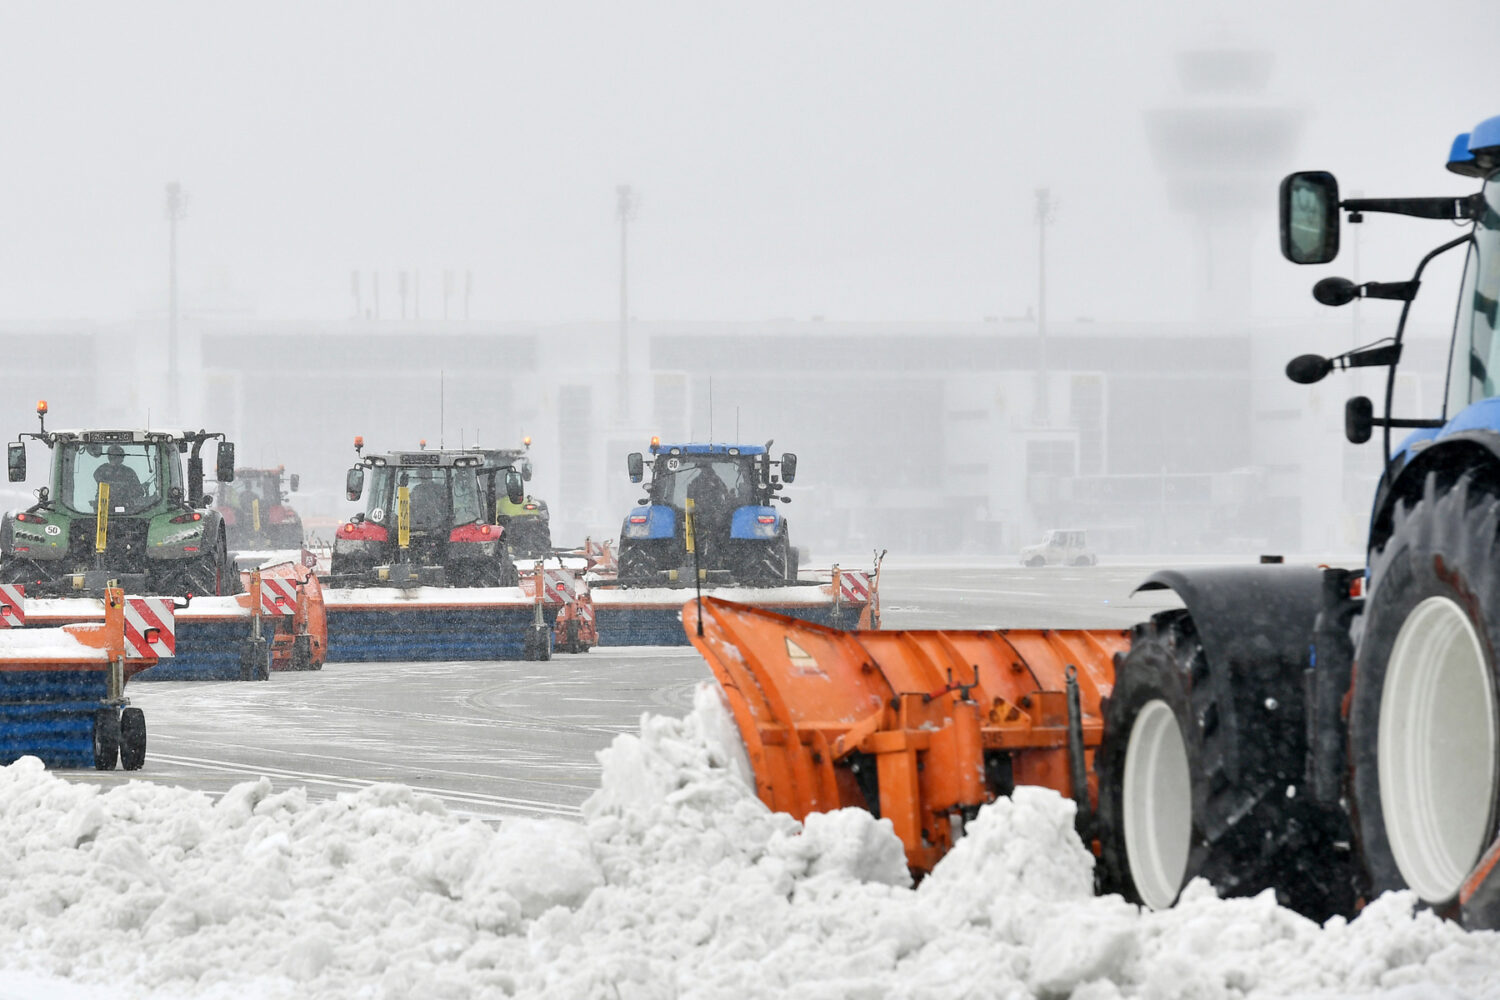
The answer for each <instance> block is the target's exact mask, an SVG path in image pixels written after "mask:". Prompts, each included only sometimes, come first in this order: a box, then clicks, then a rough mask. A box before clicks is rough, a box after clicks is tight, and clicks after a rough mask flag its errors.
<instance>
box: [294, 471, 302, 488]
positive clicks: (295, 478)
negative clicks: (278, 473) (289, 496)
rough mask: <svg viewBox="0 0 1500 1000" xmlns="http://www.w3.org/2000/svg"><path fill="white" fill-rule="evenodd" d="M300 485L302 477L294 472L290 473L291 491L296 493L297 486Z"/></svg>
mask: <svg viewBox="0 0 1500 1000" xmlns="http://www.w3.org/2000/svg"><path fill="white" fill-rule="evenodd" d="M301 485H302V477H301V476H299V475H297V474H296V473H295V472H294V473H292V477H291V487H292V492H293V493H296V492H297V487H299V486H301Z"/></svg>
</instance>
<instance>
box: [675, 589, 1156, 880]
mask: <svg viewBox="0 0 1500 1000" xmlns="http://www.w3.org/2000/svg"><path fill="white" fill-rule="evenodd" d="M702 609H703V622H702V624H703V634H702V635H701V636H700V635H699V634H698V603H697V602H696V601H690V602H688V603H687V604H686V605H684V607H683V613H682V618H683V624H684V627H685V630H686V632H687V635H688V638H689V639H690V640H691V641H692V643H693V645H694V646H696V647H697V648H698V651H699V652H700V653H702V654H703V657H704V659H705V660H707V662H708V665H709V667H710V668H711V669H712V670H713V673H714V676H715V677H716V678H717V679H718V681H719V683H720V685H721V686H722V687H723V689H724V693H725V695H726V697H727V699H728V701H729V707H730V710H731V712H732V713H733V715H734V720H735V724H736V726H737V727H738V729H739V732H740V736H741V738H742V739H743V741H744V744H745V749H746V751H747V753H748V755H749V758H750V765H751V768H752V769H753V770H754V772H755V786H756V788H755V790H756V793H757V794H758V795H759V796H760V798H761V800H762V801H763V802H765V803H766V805H768V806H770V807H771V808H772V809H775V810H777V811H780V812H787V813H790V814H791V815H793V816H795V817H797V818H798V819H802V818H803V817H805V816H806V815H807V814H808V813H812V812H826V811H828V810H832V809H839V808H843V807H845V806H859V807H861V808H865V809H868V810H869V811H870V812H872V813H874V814H875V815H876V816H879V817H882V818H885V819H889V820H890V821H891V824H892V825H893V827H894V828H895V831H896V834H897V836H899V837H900V838H901V841H902V843H903V844H904V845H905V847H906V858H907V863H908V864H909V865H910V867H911V868H912V870H913V871H914V872H918V873H922V872H926V871H930V870H931V869H932V866H933V865H935V864H936V863H937V861H938V859H939V858H941V857H942V855H943V854H944V853H945V852H946V851H947V850H948V848H949V847H951V846H952V844H953V841H954V839H955V838H956V837H957V836H958V835H959V834H960V833H961V831H962V823H963V821H964V820H965V819H966V818H970V817H972V816H973V815H974V814H975V813H976V812H977V811H978V809H979V807H980V806H982V805H984V804H985V803H987V802H990V801H993V800H994V799H995V798H996V797H997V796H1000V795H1006V794H1008V793H1009V792H1010V791H1011V790H1012V789H1013V788H1014V787H1015V786H1016V785H1018V784H1027V785H1046V786H1047V787H1049V788H1054V789H1056V790H1057V791H1058V792H1060V793H1062V794H1063V795H1069V796H1072V797H1073V798H1074V799H1075V801H1077V802H1078V803H1079V807H1080V819H1081V820H1083V822H1082V823H1081V824H1080V825H1081V826H1086V817H1087V816H1088V814H1089V812H1090V810H1091V802H1092V801H1093V792H1092V791H1091V790H1090V789H1088V788H1086V787H1081V786H1084V785H1087V784H1089V783H1090V781H1091V779H1090V778H1088V777H1087V776H1088V775H1091V774H1092V771H1093V751H1094V748H1095V747H1097V746H1098V744H1099V739H1100V735H1101V731H1102V722H1101V716H1100V704H1099V702H1100V699H1101V698H1102V697H1105V696H1107V695H1108V694H1109V692H1110V689H1111V685H1112V682H1113V678H1114V656H1115V654H1116V653H1121V652H1124V651H1125V650H1126V649H1127V648H1128V646H1129V636H1128V633H1126V632H1123V631H1116V630H1081V629H1075V630H1062V631H1060V630H1051V629H1007V630H972V631H970V630H965V631H939V630H922V631H900V630H886V631H879V632H844V631H840V630H838V629H831V628H825V627H823V626H820V625H813V624H810V623H808V622H803V621H799V620H797V619H794V618H788V617H786V616H784V615H779V614H775V613H773V612H769V611H762V610H758V609H755V608H751V607H746V606H744V605H740V604H735V603H732V602H729V601H723V600H717V599H714V598H705V599H704V600H703V602H702ZM1070 705H1071V707H1070Z"/></svg>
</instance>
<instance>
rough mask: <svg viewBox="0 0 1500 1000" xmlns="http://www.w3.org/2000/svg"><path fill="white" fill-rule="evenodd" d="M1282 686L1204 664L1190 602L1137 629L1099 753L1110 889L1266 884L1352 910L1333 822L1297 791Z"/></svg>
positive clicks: (1150, 900)
mask: <svg viewBox="0 0 1500 1000" xmlns="http://www.w3.org/2000/svg"><path fill="white" fill-rule="evenodd" d="M1277 684H1278V681H1277V680H1276V678H1275V677H1274V676H1269V675H1259V676H1257V675H1248V676H1238V675H1237V676H1234V677H1230V676H1229V671H1228V670H1226V669H1225V668H1224V666H1223V665H1216V664H1213V663H1210V662H1209V659H1208V656H1207V653H1206V652H1205V650H1204V648H1203V643H1202V641H1201V639H1200V638H1199V636H1198V631H1197V627H1196V626H1195V624H1194V622H1193V619H1192V616H1191V615H1190V614H1189V613H1188V612H1187V611H1186V610H1174V611H1164V612H1161V613H1159V614H1157V615H1155V616H1154V617H1153V618H1152V620H1151V621H1150V622H1149V623H1148V624H1145V625H1140V626H1137V627H1136V630H1135V633H1134V635H1133V636H1132V639H1131V645H1130V652H1129V653H1128V654H1126V655H1125V656H1123V657H1121V658H1120V659H1119V662H1118V664H1117V667H1116V671H1115V686H1114V691H1113V692H1112V693H1111V694H1110V697H1109V700H1108V702H1107V703H1106V704H1105V707H1104V735H1103V739H1102V742H1101V743H1100V746H1099V750H1098V752H1097V754H1096V755H1095V770H1096V772H1097V774H1098V779H1099V840H1100V847H1101V857H1100V878H1101V882H1102V887H1103V889H1104V890H1105V891H1107V892H1118V893H1120V894H1121V895H1123V896H1125V897H1126V898H1127V899H1130V900H1132V901H1134V902H1138V903H1143V904H1145V905H1147V906H1150V907H1152V908H1154V909H1160V908H1163V907H1167V906H1170V905H1172V903H1173V902H1175V901H1176V899H1177V896H1178V894H1179V893H1180V892H1181V891H1182V887H1183V886H1184V885H1186V884H1187V883H1188V881H1189V880H1191V879H1194V878H1204V879H1207V880H1208V881H1209V882H1211V883H1212V884H1213V885H1214V887H1215V888H1216V889H1218V891H1219V892H1220V893H1221V894H1222V895H1225V896H1247V895H1255V894H1256V893H1259V892H1261V891H1262V890H1264V889H1268V888H1270V889H1274V890H1276V894H1277V898H1278V899H1279V900H1280V901H1281V902H1282V904H1283V905H1285V906H1288V907H1290V908H1292V909H1294V910H1297V911H1298V912H1300V913H1302V914H1304V915H1306V916H1308V917H1311V918H1313V919H1315V920H1320V921H1321V920H1324V919H1326V918H1328V917H1329V916H1332V915H1333V914H1335V913H1347V912H1348V911H1349V909H1350V908H1351V907H1352V903H1353V898H1352V885H1351V880H1350V879H1349V877H1348V858H1347V854H1346V853H1345V850H1344V848H1343V847H1342V846H1341V840H1342V839H1344V835H1343V828H1342V826H1341V821H1340V819H1339V817H1338V816H1337V815H1336V814H1335V812H1334V811H1333V810H1330V809H1327V808H1324V807H1319V806H1317V805H1315V804H1313V803H1311V802H1310V801H1308V800H1307V798H1306V796H1302V797H1300V798H1299V797H1298V796H1297V795H1296V792H1295V783H1296V782H1297V781H1298V780H1300V778H1301V773H1302V766H1303V761H1302V755H1301V754H1302V751H1301V748H1300V747H1299V746H1297V745H1295V740H1290V739H1286V738H1285V734H1284V733H1282V732H1278V731H1277V729H1276V728H1275V727H1276V725H1277V724H1278V722H1279V721H1280V720H1277V716H1278V715H1279V714H1281V713H1280V711H1279V710H1280V705H1279V702H1278V697H1277V696H1278V692H1277V690H1276V686H1277Z"/></svg>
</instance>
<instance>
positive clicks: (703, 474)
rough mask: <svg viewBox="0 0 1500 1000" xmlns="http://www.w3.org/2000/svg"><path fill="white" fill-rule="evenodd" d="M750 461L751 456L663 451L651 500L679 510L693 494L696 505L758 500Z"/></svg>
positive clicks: (738, 504)
mask: <svg viewBox="0 0 1500 1000" xmlns="http://www.w3.org/2000/svg"><path fill="white" fill-rule="evenodd" d="M750 463H751V458H750V457H749V456H745V457H742V458H719V457H714V458H709V457H708V456H706V455H705V456H702V457H699V456H696V455H663V456H661V457H659V458H657V460H656V468H655V473H654V475H653V476H652V477H651V502H652V503H658V504H665V505H667V506H669V507H676V508H677V509H679V510H682V509H684V507H685V506H686V501H687V500H688V499H689V498H691V499H692V500H693V502H694V504H695V505H698V504H709V505H714V506H723V507H726V508H729V509H732V508H735V507H743V506H744V505H745V504H748V503H753V502H754V495H755V489H754V482H755V481H754V471H753V469H752V468H751V464H750Z"/></svg>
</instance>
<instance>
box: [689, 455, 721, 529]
mask: <svg viewBox="0 0 1500 1000" xmlns="http://www.w3.org/2000/svg"><path fill="white" fill-rule="evenodd" d="M687 497H688V499H689V500H691V501H693V514H694V516H695V517H698V518H701V519H702V520H703V522H704V526H705V527H711V526H713V527H716V526H717V525H718V523H719V522H721V521H724V520H727V519H728V517H729V513H730V511H729V508H730V502H729V488H728V487H727V486H725V485H724V480H723V479H721V478H719V473H718V472H717V471H716V470H715V469H714V467H713V466H712V465H703V466H700V467H699V469H698V474H697V475H696V476H694V477H693V481H692V482H691V483H689V484H688V489H687Z"/></svg>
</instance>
